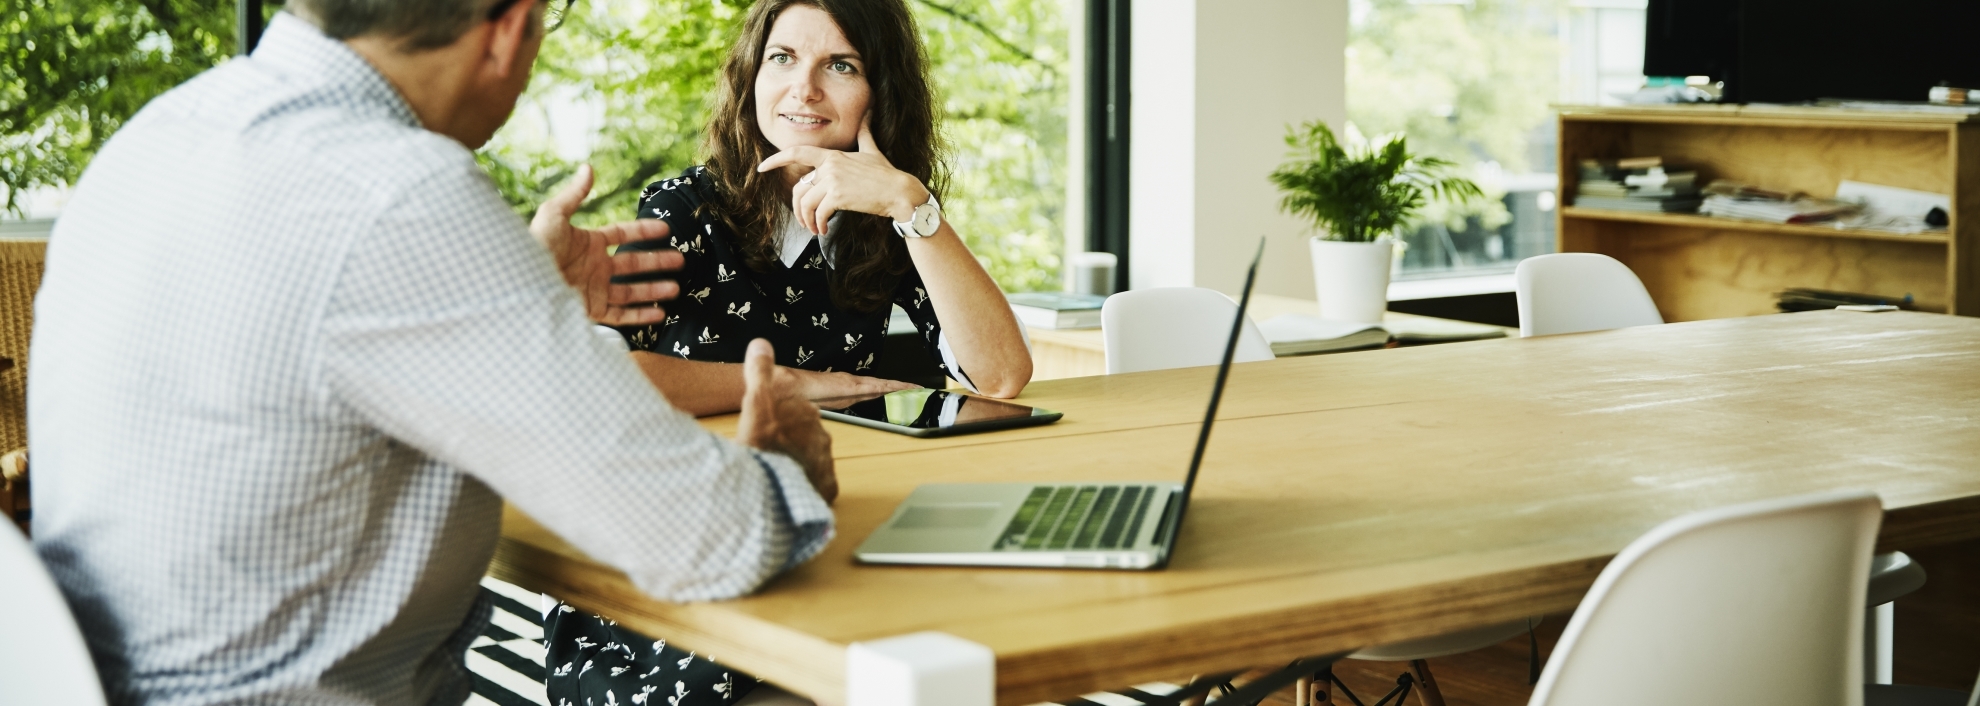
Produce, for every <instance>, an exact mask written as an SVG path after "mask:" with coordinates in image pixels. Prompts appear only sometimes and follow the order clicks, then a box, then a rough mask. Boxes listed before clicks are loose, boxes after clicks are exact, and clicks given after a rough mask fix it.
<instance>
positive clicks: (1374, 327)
mask: <svg viewBox="0 0 1980 706" xmlns="http://www.w3.org/2000/svg"><path fill="white" fill-rule="evenodd" d="M1258 330H1259V331H1260V332H1262V333H1264V334H1265V340H1266V341H1267V342H1269V343H1271V344H1272V355H1306V354H1309V353H1333V352H1336V351H1351V350H1359V349H1363V348H1377V347H1380V346H1384V345H1387V344H1388V343H1389V330H1388V329H1385V328H1382V326H1381V324H1358V323H1352V322H1347V321H1330V320H1328V319H1323V318H1320V317H1318V316H1309V315H1306V314H1282V315H1279V316H1274V317H1272V318H1270V319H1266V320H1265V322H1264V323H1261V324H1259V325H1258Z"/></svg>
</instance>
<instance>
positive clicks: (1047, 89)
mask: <svg viewBox="0 0 1980 706" xmlns="http://www.w3.org/2000/svg"><path fill="white" fill-rule="evenodd" d="M558 4H561V3H558ZM909 6H910V7H911V8H913V10H914V12H915V15H916V19H917V20H918V21H919V23H920V25H921V29H922V36H923V41H924V42H925V43H926V45H927V47H928V51H929V57H930V59H931V62H932V67H931V68H932V71H933V74H934V79H935V85H936V88H937V90H938V92H939V93H938V95H939V97H940V99H941V100H942V101H943V104H942V116H943V120H942V125H941V128H942V133H943V136H944V138H945V139H946V140H947V141H948V145H949V148H950V149H949V158H950V167H951V169H952V182H951V192H952V194H953V195H952V196H951V197H950V198H949V199H946V200H945V201H944V203H943V209H944V211H945V214H946V216H947V217H948V218H949V219H950V220H951V221H952V222H953V223H955V225H956V229H957V230H958V232H961V233H963V234H964V235H965V237H966V238H967V239H968V242H969V245H970V248H971V249H972V250H973V251H975V252H976V254H977V256H978V257H980V258H982V259H983V260H984V263H985V265H986V267H987V268H988V270H989V271H990V274H991V276H992V277H994V278H996V280H997V282H998V284H1000V285H1002V286H1003V287H1004V289H1006V290H1007V291H1032V290H1050V289H1057V288H1058V283H1059V262H1060V257H1061V243H1062V242H1063V237H1062V232H1063V231H1062V228H1063V225H1062V223H1061V221H1062V219H1063V218H1064V212H1065V183H1066V182H1065V165H1066V163H1067V156H1066V130H1067V122H1066V121H1067V113H1068V111H1067V107H1068V106H1067V101H1068V100H1069V97H1070V94H1069V92H1068V87H1069V85H1070V80H1069V75H1068V74H1069V71H1070V70H1071V67H1070V65H1069V63H1068V60H1067V59H1068V57H1067V56H1066V53H1065V49H1064V48H1065V47H1066V46H1067V44H1066V40H1067V37H1066V18H1065V17H1064V12H1065V8H1066V3H1065V2H1064V0H909ZM748 7H749V2H748V1H747V0H743V1H741V2H736V1H730V2H723V1H721V0H585V1H584V2H580V3H578V4H577V5H576V6H575V7H574V8H572V9H571V10H570V11H569V12H567V13H566V14H565V16H564V17H562V18H561V23H560V25H559V27H558V29H557V31H555V32H553V33H552V34H550V35H549V37H548V38H547V39H546V41H545V42H544V47H543V51H542V54H541V56H540V58H539V59H538V62H537V65H536V71H537V75H536V78H535V79H534V81H532V83H531V86H530V91H529V93H528V94H527V95H526V96H525V97H524V99H523V101H522V103H521V105H519V106H518V109H517V116H516V119H515V120H513V121H512V122H511V124H510V126H509V127H508V128H505V129H504V130H503V132H502V133H500V134H498V135H497V137H496V139H495V141H494V142H492V143H490V144H489V146H488V147H486V148H484V149H483V150H482V151H481V152H480V153H479V154H478V155H477V157H478V158H479V159H480V160H481V162H482V164H483V165H484V166H485V167H486V168H487V170H488V172H489V174H490V175H491V176H492V177H493V178H494V180H495V183H496V185H497V187H498V188H499V189H500V190H501V192H502V194H503V197H504V198H505V199H506V200H508V202H509V203H510V204H511V205H513V206H514V207H515V208H516V209H517V211H518V212H522V213H525V214H526V213H528V212H530V211H532V210H533V209H534V208H535V206H536V204H537V203H538V202H539V201H541V199H542V198H543V197H544V196H545V195H546V194H548V193H550V190H551V189H553V188H554V187H555V186H556V185H557V184H558V183H559V182H561V181H563V180H564V179H565V178H567V177H569V176H570V175H571V174H572V173H573V172H574V171H575V169H576V168H577V165H578V164H580V163H584V162H589V163H590V164H592V165H593V166H594V167H595V168H596V169H597V171H598V174H599V176H600V181H599V184H598V186H597V188H596V190H595V192H594V193H595V194H596V195H595V197H594V198H593V200H592V201H591V203H589V204H588V205H587V206H586V208H585V210H584V211H583V212H581V213H580V214H579V216H578V218H579V220H580V221H581V222H589V223H602V222H608V221H614V220H622V219H625V218H629V217H631V215H632V210H633V207H634V205H635V201H636V198H637V196H638V192H639V190H640V188H641V187H643V186H645V185H646V184H647V183H648V182H651V181H653V180H655V179H658V178H661V177H665V176H672V175H673V174H675V173H677V172H679V171H680V170H681V169H683V168H685V167H687V166H690V165H692V164H694V163H695V161H696V160H695V154H696V153H697V151H698V149H699V146H700V140H701V128H702V124H703V121H704V120H705V116H706V115H707V111H708V103H709V92H710V90H711V89H712V88H713V87H714V82H715V80H716V74H717V71H718V69H719V67H720V65H721V61H722V59H723V56H724V54H725V50H726V49H727V47H728V44H729V41H730V38H731V37H732V36H733V33H734V32H735V30H736V27H737V25H738V24H739V23H740V22H741V19H742V17H743V15H744V12H745V11H746V10H747V9H748ZM233 13H234V3H233V2H229V1H226V0H218V1H216V0H205V1H195V0H47V1H44V2H36V3H29V2H26V1H25V0H0V48H3V49H4V51H5V53H6V54H7V58H8V61H7V62H6V64H5V66H4V68H0V186H4V188H5V191H6V194H7V200H6V203H5V209H6V211H8V212H11V213H14V214H19V213H20V212H21V210H20V206H19V204H18V198H19V196H20V195H21V194H23V193H25V192H27V191H28V190H31V189H35V188H40V187H65V186H68V185H70V184H73V183H74V181H75V179H76V177H77V176H79V175H80V174H81V172H82V169H83V167H85V166H86V165H87V164H88V162H89V159H90V157H91V156H93V155H94V154H95V153H96V151H97V150H98V149H100V148H101V147H102V145H103V141H104V140H105V139H107V138H108V137H109V135H110V134H112V133H113V132H115V131H116V128H117V127H118V126H119V125H122V124H123V121H124V120H126V119H128V118H129V117H130V116H131V115H132V114H133V113H135V112H136V111H137V109H138V108H140V107H142V106H143V104H144V103H145V102H146V101H149V100H150V99H151V98H153V97H155V96H157V95H158V94H159V93H162V92H164V91H165V90H167V89H169V88H171V87H172V86H175V85H178V84H179V83H180V82H182V81H185V80H186V79H189V78H191V77H193V76H195V75H197V74H198V73H199V72H200V71H204V70H206V69H208V68H211V67H213V66H215V65H218V64H219V63H221V62H223V61H225V60H227V59H228V57H229V56H230V55H231V54H232V53H233V51H234V41H233V32H234V14H233ZM571 103H578V104H582V105H586V106H597V107H600V108H602V111H600V112H602V115H597V116H596V117H597V118H598V121H597V124H596V125H594V126H589V127H595V128H596V140H595V141H593V143H592V144H593V145H595V147H594V148H593V149H591V151H590V153H589V154H588V155H574V156H565V155H559V154H558V153H557V145H556V143H555V142H554V141H553V140H552V139H550V133H549V130H548V128H547V125H546V121H545V118H546V117H547V116H548V115H550V114H551V112H552V111H551V108H552V107H553V106H556V105H558V104H571Z"/></svg>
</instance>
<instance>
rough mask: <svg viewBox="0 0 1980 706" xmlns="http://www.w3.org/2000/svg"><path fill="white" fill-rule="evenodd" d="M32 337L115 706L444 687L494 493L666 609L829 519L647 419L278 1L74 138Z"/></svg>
mask: <svg viewBox="0 0 1980 706" xmlns="http://www.w3.org/2000/svg"><path fill="white" fill-rule="evenodd" d="M36 324H37V328H36V330H35V334H34V336H35V338H34V343H33V351H34V362H35V365H34V367H33V369H32V370H31V371H30V374H31V375H32V379H31V380H30V385H29V389H30V393H29V394H30V396H29V400H28V402H29V413H28V415H29V426H30V432H29V433H30V445H31V446H32V447H33V448H34V454H35V484H34V494H35V496H34V504H35V511H36V516H35V522H34V530H35V544H36V547H37V549H38V550H39V552H40V555H41V557H42V558H43V560H44V561H45V562H46V563H47V564H48V566H49V568H50V570H51V571H52V572H53V573H54V575H55V577H56V579H57V581H58V582H59V583H60V584H61V586H62V589H63V591H64V593H65V594H66V596H67V598H68V600H69V604H70V606H71V608H72V609H73V610H74V612H75V614H76V617H77V619H78V621H79V622H80V623H81V625H82V627H83V630H84V632H85V633H86V634H87V637H88V640H89V644H90V647H91V650H92V652H93V654H94V656H95V658H96V661H97V665H98V668H99V671H100V672H101V674H102V676H103V678H104V681H105V685H106V688H107V690H108V691H109V693H110V696H111V699H112V702H113V703H144V704H173V705H177V704H222V703H225V704H278V703H279V704H437V703H460V702H461V701H462V700H463V699H464V698H466V696H467V687H468V683H469V682H468V677H467V674H466V672H465V670H464V669H463V668H462V658H463V651H464V650H465V648H466V646H467V644H468V642H469V641H470V640H471V639H472V638H473V636H474V635H475V634H476V633H477V632H479V630H480V628H481V625H482V623H483V622H484V621H485V620H486V609H485V607H483V606H478V605H477V604H476V598H475V597H476V580H477V579H478V577H480V575H481V574H482V573H483V571H484V570H485V569H486V568H487V565H488V561H489V557H490V556H491V554H492V552H493V549H494V544H495V540H496V536H497V531H498V524H499V521H500V507H501V502H500V499H499V498H507V499H508V500H509V501H510V502H513V503H515V504H516V505H518V506H519V507H520V508H521V509H522V510H523V511H525V512H527V513H528V514H530V515H531V516H533V517H535V518H536V519H537V520H539V521H541V522H542V523H543V524H545V525H546V526H548V527H549V528H550V529H552V530H554V531H556V532H557V533H558V534H560V535H562V536H563V537H564V538H566V539H568V540H569V541H571V542H572V543H573V544H575V545H577V546H578V547H580V548H582V549H583V550H584V551H586V552H587V553H589V554H590V555H591V556H593V557H596V558H598V559H599V560H601V561H604V562H607V563H610V564H612V565H614V566H617V567H619V568H621V569H623V570H624V571H625V572H626V573H627V574H628V575H630V576H631V577H632V579H633V581H634V583H636V584H637V585H638V586H639V587H640V588H642V589H644V590H646V591H648V592H650V593H653V594H655V595H658V596H661V597H664V598H670V599H677V600H703V599H716V598H723V597H729V596H735V595H738V594H742V593H745V592H748V591H750V590H752V589H754V588H755V587H757V586H758V585H759V584H761V583H762V582H763V581H765V580H767V579H769V578H770V577H771V576H773V575H775V574H776V573H777V572H779V571H781V570H783V569H786V568H788V567H791V566H794V565H796V564H798V563H800V562H803V561H804V560H806V559H808V558H810V557H811V556H812V555H814V554H815V553H817V551H818V550H819V549H821V548H822V547H823V545H824V543H825V542H826V541H827V540H828V539H829V538H830V536H831V531H832V529H831V528H832V517H831V511H830V509H829V508H827V507H826V506H825V504H824V502H823V501H822V500H821V499H820V498H819V497H818V495H817V494H816V493H815V492H814V491H813V490H812V488H811V486H810V484H809V483H808V482H807V481H806V479H805V477H804V474H803V471H802V470H801V469H800V468H799V467H798V466H797V465H796V464H795V463H793V462H791V460H790V459H788V458H785V457H783V456H778V455H772V454H759V453H756V452H753V451H751V450H748V449H746V448H744V447H742V446H739V445H737V444H735V443H732V442H730V441H727V440H725V439H722V438H718V437H716V436H714V435H712V434H710V433H708V432H706V431H704V430H703V429H701V428H700V427H699V426H698V425H696V424H695V422H694V420H693V419H691V418H689V417H687V416H686V415H684V414H682V413H680V412H678V411H676V410H674V409H672V408H670V407H669V406H667V405H666V403H665V402H664V401H663V400H662V398H661V397H660V396H659V395H658V394H657V393H656V392H655V391H654V389H653V387H652V386H651V385H649V384H648V383H647V381H646V380H645V379H644V378H643V377H642V376H641V374H640V372H639V371H638V370H637V368H636V367H635V366H634V364H633V363H632V361H631V360H629V359H628V358H627V357H626V355H625V354H624V353H623V352H621V351H619V350H617V349H616V348H615V347H614V346H613V345H612V343H611V342H610V341H607V340H603V339H601V338H600V337H598V336H596V335H594V333H593V332H592V330H591V324H590V323H589V322H587V321H586V320H585V316H584V311H583V307H582V305H581V303H580V302H579V301H578V299H577V296H576V295H575V294H574V293H573V292H572V291H571V290H570V289H569V288H568V287H566V286H565V285H564V283H563V280H562V279H561V278H560V276H559V275H558V273H557V271H556V268H555V266H554V265H553V263H551V261H550V259H549V257H548V256H547V255H546V253H545V252H544V251H543V249H542V248H541V247H539V246H538V245H537V244H536V242H535V241H534V240H532V239H531V238H530V237H529V234H528V232H527V231H526V230H525V228H524V227H523V224H522V222H521V220H520V219H519V218H518V217H517V216H516V214H515V213H514V212H512V211H510V210H509V209H508V207H507V206H506V205H504V204H503V202H502V201H501V199H500V198H499V197H498V196H497V194H496V193H495V190H494V188H493V186H492V184H491V182H490V181H489V179H488V178H487V177H486V176H485V175H484V174H482V173H481V172H480V171H479V170H478V169H477V167H476V166H475V163H474V160H473V158H472V156H471V155H470V154H469V153H468V151H467V150H466V149H464V148H462V146H461V145H460V144H458V143H456V142H454V141H452V140H450V139H448V138H445V137H442V136H440V135H437V134H434V133H431V132H428V131H426V130H424V129H422V128H421V127H420V125H419V122H418V119H417V118H416V117H415V116H414V114H413V113H412V111H411V109H410V108H409V107H408V105H407V104H406V103H405V101H404V100H403V99H401V97H400V96H399V94H398V93H397V92H396V91H395V90H394V89H393V87H392V86H391V85H390V84H389V83H387V82H386V81H385V79H384V78H383V77H381V76H380V75H379V74H378V73H377V72H376V71H374V70H373V69H372V68H371V66H370V65H369V64H367V63H366V62H365V61H364V60H363V59H362V58H361V57H360V56H358V55H357V54H355V53H354V52H352V51H351V50H350V49H349V48H348V47H346V46H345V45H344V44H342V43H340V42H336V41H332V40H330V39H328V38H326V37H324V36H323V35H322V34H321V33H320V32H318V31H317V30H316V29H315V28H314V27H312V26H310V25H309V24H307V23H306V22H303V21H301V20H299V19H296V18H294V17H292V16H290V15H286V14H284V15H281V16H279V17H277V19H276V20H275V21H274V22H273V23H272V24H271V25H270V26H269V29H268V32H267V34H266V36H265V37H264V38H263V39H262V42H261V45H260V48H259V49H258V50H257V51H256V53H255V54H254V56H253V57H252V58H250V59H245V60H235V61H232V62H229V63H228V64H226V65H224V66H222V67H220V68H217V69H215V70H213V71H209V72H207V73H206V74H204V75H202V76H200V77H198V78H196V79H194V80H192V81H190V82H188V83H187V84H186V85H184V86H181V87H179V88H178V89H176V90H173V91H172V92H170V93H168V94H166V95H164V96H162V97H160V98H158V99H157V100H155V101H153V102H152V103H151V104H150V105H149V106H147V107H146V108H145V109H144V110H143V112H141V113H140V114H139V115H138V116H137V117H135V118H134V119H132V120H131V121H130V123H129V124H128V125H126V126H125V128H124V129H123V130H122V131H120V132H119V133H118V134H117V135H116V136H115V137H114V138H113V139H112V140H111V141H110V143H109V144H108V145H107V146H106V147H105V148H104V149H103V151H102V152H101V153H100V154H99V155H98V156H97V157H96V160H95V162H94V163H92V164H91V165H90V167H89V170H88V172H87V173H86V174H84V176H83V178H82V180H81V182H80V183H79V184H78V185H77V188H76V191H75V193H74V195H73V197H72V199H71V200H70V202H69V205H68V208H67V212H66V213H65V214H64V216H63V217H62V219H61V220H60V221H59V222H58V224H57V225H56V228H55V233H54V235H53V237H52V239H51V241H50V246H49V253H48V270H47V276H46V279H45V280H44V283H43V286H42V289H41V294H40V298H39V300H38V301H37V310H36Z"/></svg>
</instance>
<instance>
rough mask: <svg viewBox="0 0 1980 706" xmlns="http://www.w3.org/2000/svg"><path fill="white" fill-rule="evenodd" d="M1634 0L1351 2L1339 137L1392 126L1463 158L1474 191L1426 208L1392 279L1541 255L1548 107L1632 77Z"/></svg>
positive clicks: (1431, 148)
mask: <svg viewBox="0 0 1980 706" xmlns="http://www.w3.org/2000/svg"><path fill="white" fill-rule="evenodd" d="M1643 15H1644V0H1351V2H1350V5H1349V23H1350V25H1349V27H1350V28H1349V43H1348V49H1347V51H1348V61H1347V65H1348V82H1347V86H1348V96H1347V99H1348V101H1347V103H1348V120H1349V122H1350V124H1351V125H1350V128H1349V133H1350V135H1351V136H1353V135H1360V136H1365V137H1367V138H1370V139H1381V138H1383V137H1386V136H1388V135H1395V134H1401V135H1405V136H1407V137H1408V138H1409V140H1410V143H1411V146H1412V147H1413V148H1415V149H1416V150H1418V151H1420V152H1423V153H1427V154H1433V155H1437V156H1440V157H1444V158H1446V159H1451V160H1454V161H1457V162H1459V163H1460V164H1463V165H1465V167H1466V168H1467V171H1469V172H1470V175H1469V176H1471V178H1473V179H1474V180H1476V181H1477V182H1478V183H1479V185H1480V186H1482V187H1484V189H1485V191H1486V195H1487V199H1486V200H1485V201H1484V202H1482V203H1474V204H1471V205H1469V206H1464V207H1449V206H1433V207H1432V208H1431V209H1429V211H1428V213H1427V214H1426V218H1424V219H1423V220H1422V222H1420V223H1418V224H1417V225H1416V226H1415V227H1413V228H1412V229H1410V230H1409V231H1408V232H1407V233H1405V234H1404V236H1403V239H1404V241H1405V242H1407V243H1408V247H1407V249H1406V250H1405V251H1404V255H1403V262H1402V267H1401V271H1400V272H1399V273H1398V279H1401V280H1410V279H1430V278H1444V277H1457V276H1470V275H1494V274H1504V273H1507V272H1511V271H1512V268H1513V266H1514V265H1516V264H1518V262H1519V261H1520V260H1521V259H1524V258H1526V257H1529V256H1532V255H1538V254H1542V253H1548V252H1553V250H1554V212H1553V211H1554V208H1555V207H1556V206H1557V205H1558V203H1559V198H1558V194H1557V193H1556V191H1557V189H1558V185H1557V183H1556V177H1555V173H1556V167H1557V164H1556V137H1555V132H1556V127H1555V121H1554V113H1553V111H1552V110H1551V108H1550V104H1552V103H1555V102H1566V103H1614V102H1617V101H1618V100H1619V99H1618V98H1616V97H1615V95H1614V94H1618V93H1628V92H1631V91H1634V90H1635V89H1636V88H1637V87H1638V86H1640V85H1642V80H1643V76H1642V59H1643Z"/></svg>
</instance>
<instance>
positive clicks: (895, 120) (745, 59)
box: [703, 0, 947, 312]
mask: <svg viewBox="0 0 1980 706" xmlns="http://www.w3.org/2000/svg"><path fill="white" fill-rule="evenodd" d="M793 5H810V6H812V7H816V8H818V9H820V10H823V11H824V12H825V14H826V15H829V16H831V18H832V20H833V21H834V22H837V23H838V25H839V30H840V31H842V32H844V33H845V35H846V41H847V42H850V43H851V44H852V47H853V50H854V51H857V52H859V56H860V59H861V60H862V62H863V63H864V64H865V71H866V82H867V85H868V86H869V87H870V88H871V90H872V98H871V99H870V100H869V101H868V102H867V107H866V112H867V115H868V116H871V120H872V125H871V127H872V130H873V141H874V142H875V143H877V144H878V145H879V146H880V153H881V154H884V155H886V156H887V161H889V162H892V163H893V165H894V168H895V169H899V170H901V171H903V172H906V173H908V174H911V175H914V178H916V179H920V180H921V183H923V184H925V185H927V186H928V190H929V191H931V192H934V193H935V194H936V196H937V198H940V197H941V194H942V191H943V188H944V187H945V186H946V182H947V174H946V173H944V169H943V167H942V165H941V163H940V157H939V155H940V151H941V145H940V144H939V138H938V137H937V136H936V134H935V96H934V91H933V90H931V88H930V87H929V83H928V59H927V56H926V53H925V52H924V51H923V49H922V46H921V39H920V34H919V33H917V32H916V30H915V26H914V17H913V16H912V15H910V14H908V8H907V4H906V3H905V2H903V0H758V2H757V3H756V4H755V5H754V6H752V7H751V8H750V10H749V16H748V17H747V18H745V19H744V20H743V26H742V32H741V34H740V36H738V37H737V38H736V42H735V45H734V46H732V47H730V49H729V58H728V60H727V61H726V62H725V63H724V64H723V65H722V82H721V87H720V89H719V93H718V95H717V101H716V106H715V111H714V114H713V115H712V116H711V117H710V118H709V120H708V134H707V136H706V138H705V142H704V144H703V149H704V150H705V151H706V152H707V160H706V162H707V164H708V172H709V176H711V177H712V178H713V179H714V183H715V188H716V190H717V191H718V192H719V193H720V198H717V199H715V200H714V202H713V203H710V204H707V205H705V206H703V208H704V209H711V210H712V212H713V215H714V216H715V217H716V218H719V219H721V221H722V222H723V223H724V224H725V225H727V226H728V227H729V230H731V231H733V232H734V233H735V234H736V238H737V239H738V240H739V241H740V243H739V245H740V246H741V248H740V249H741V251H742V255H743V260H744V262H746V263H747V264H748V265H749V267H750V268H751V269H755V270H757V271H763V270H765V269H767V268H769V267H770V263H772V262H773V261H776V260H777V259H778V255H779V248H778V243H777V241H776V237H775V234H776V233H777V232H778V230H779V229H780V228H781V227H782V226H783V219H784V213H785V211H786V210H787V209H788V207H789V205H788V204H786V203H784V195H783V193H782V189H781V188H780V187H781V186H782V184H781V183H780V182H779V181H778V179H779V177H778V175H777V174H776V173H775V172H770V173H758V172H757V171H756V165H758V164H760V163H762V162H763V160H765V159H769V158H770V155H773V154H776V153H777V148H776V146H774V145H771V144H770V141H769V140H768V139H765V138H764V137H763V131H762V129H760V128H759V127H758V126H757V124H756V73H757V70H758V69H759V68H760V67H761V66H762V65H763V47H764V45H765V44H766V43H768V42H769V38H770V27H771V26H772V25H774V24H775V23H776V21H777V17H778V15H781V14H783V12H784V10H785V9H788V8H790V7H791V6H793ZM840 219H841V222H842V223H843V225H841V226H840V232H839V233H838V234H835V235H834V236H833V238H832V240H831V243H832V247H833V248H834V251H833V258H832V260H833V268H832V275H831V277H832V279H831V283H832V303H833V304H834V305H836V306H838V307H840V308H843V309H850V310H852V311H862V312H865V311H873V310H875V309H878V308H880V307H883V306H886V305H887V302H888V299H889V298H890V297H891V296H892V294H893V289H894V286H895V285H896V284H897V283H898V282H899V281H900V277H901V275H902V274H903V273H906V272H907V270H908V267H909V265H910V262H909V260H908V254H907V246H906V245H905V244H904V243H902V242H901V238H900V236H898V235H896V234H895V233H894V229H893V226H892V225H891V221H892V219H891V218H889V217H887V216H876V215H872V214H866V213H853V212H850V211H848V212H844V215H842V216H840Z"/></svg>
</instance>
